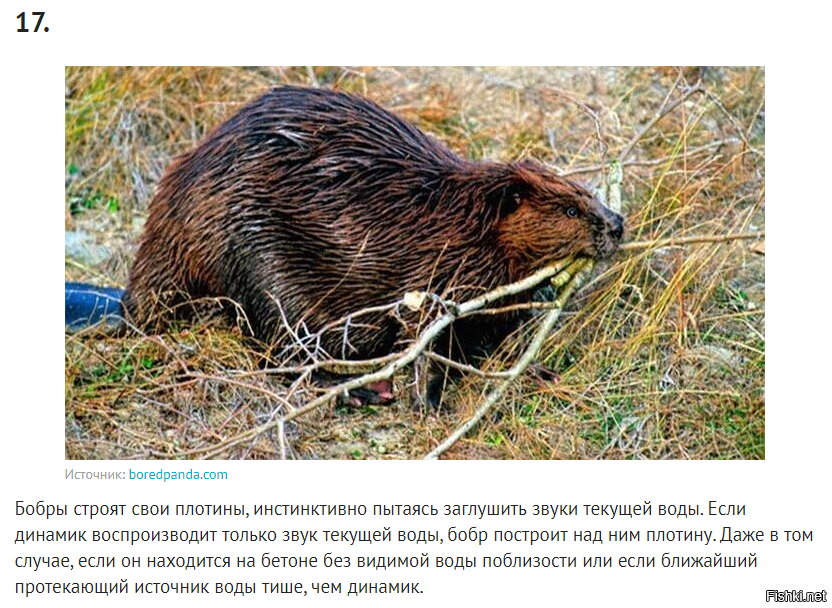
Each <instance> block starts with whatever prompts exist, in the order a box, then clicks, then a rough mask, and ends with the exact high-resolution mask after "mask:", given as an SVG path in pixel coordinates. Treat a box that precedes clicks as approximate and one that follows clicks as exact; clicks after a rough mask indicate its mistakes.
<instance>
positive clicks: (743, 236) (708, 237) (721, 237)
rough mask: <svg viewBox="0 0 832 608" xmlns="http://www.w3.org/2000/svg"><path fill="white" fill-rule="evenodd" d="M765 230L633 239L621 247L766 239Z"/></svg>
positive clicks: (648, 247) (670, 245) (631, 247)
mask: <svg viewBox="0 0 832 608" xmlns="http://www.w3.org/2000/svg"><path fill="white" fill-rule="evenodd" d="M765 237H766V233H765V230H761V231H760V232H742V233H739V234H703V235H699V236H679V237H675V238H668V239H655V240H652V241H633V242H631V243H624V244H623V245H621V247H619V249H620V250H621V251H640V250H642V249H659V248H660V247H678V246H681V245H692V244H696V243H724V242H726V241H740V240H747V239H764V238H765Z"/></svg>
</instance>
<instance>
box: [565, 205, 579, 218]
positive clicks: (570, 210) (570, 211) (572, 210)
mask: <svg viewBox="0 0 832 608" xmlns="http://www.w3.org/2000/svg"><path fill="white" fill-rule="evenodd" d="M566 215H567V216H569V217H571V218H576V217H578V208H577V207H569V208H568V209H567V210H566Z"/></svg>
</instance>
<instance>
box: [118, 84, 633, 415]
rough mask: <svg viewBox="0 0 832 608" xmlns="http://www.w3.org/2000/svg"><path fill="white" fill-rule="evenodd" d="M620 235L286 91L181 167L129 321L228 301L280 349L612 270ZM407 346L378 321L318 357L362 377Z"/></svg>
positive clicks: (435, 147)
mask: <svg viewBox="0 0 832 608" xmlns="http://www.w3.org/2000/svg"><path fill="white" fill-rule="evenodd" d="M622 232H623V218H622V217H621V215H619V214H617V213H615V212H613V211H611V210H610V209H608V208H606V207H605V206H604V205H602V204H601V203H600V202H599V201H598V200H597V199H596V198H595V197H594V196H593V195H592V194H591V193H590V192H589V191H588V190H587V189H586V188H584V187H583V186H581V185H579V184H578V183H575V182H573V181H570V180H568V179H565V178H561V177H558V176H557V175H555V174H554V173H553V172H552V171H550V170H549V169H547V168H546V167H545V166H543V165H541V164H539V163H536V162H533V161H530V160H524V161H522V162H511V163H502V162H472V161H469V160H466V159H463V158H461V157H460V156H458V155H457V154H455V153H453V152H452V151H451V150H449V149H448V148H447V147H446V146H445V145H443V144H442V143H440V142H439V141H438V140H436V139H435V138H433V137H431V136H429V135H426V134H425V133H423V132H422V131H421V130H419V129H418V128H416V127H415V126H413V125H411V124H409V123H408V122H406V121H404V120H402V119H400V118H398V117H397V116H395V115H394V114H392V113H391V112H388V111H386V110H384V109H383V108H381V107H380V106H378V105H376V104H375V103H373V102H372V101H369V100H367V99H364V98H362V97H359V96H356V95H352V94H347V93H343V92H338V91H334V90H328V89H321V88H302V87H296V86H282V87H278V88H274V89H271V90H269V91H268V92H266V93H265V94H263V95H262V96H260V97H259V98H257V99H255V100H254V101H252V102H251V103H249V104H248V105H246V106H245V107H243V108H242V109H241V110H239V111H238V112H237V113H236V114H235V115H233V116H232V117H231V118H229V119H228V120H227V121H225V122H224V123H222V124H221V125H220V126H219V127H217V128H216V129H215V130H214V131H213V132H211V133H210V134H209V135H208V136H207V137H206V138H205V139H204V140H203V141H202V142H201V143H200V144H199V145H197V147H196V148H194V149H192V150H191V151H189V152H186V153H184V154H182V155H181V156H179V157H178V158H176V159H174V161H173V162H172V163H171V165H170V167H169V168H168V169H167V171H166V173H165V174H164V176H163V177H162V179H161V181H160V182H159V185H158V188H157V191H156V193H155V196H154V197H153V199H152V201H151V203H150V208H149V214H148V218H147V222H146V224H145V227H144V232H143V235H142V237H141V240H140V243H139V248H138V253H137V256H136V260H135V263H134V265H133V267H132V270H131V272H130V276H129V281H128V285H127V290H126V293H125V294H124V310H125V313H126V315H127V317H128V318H129V319H130V320H131V321H132V322H133V323H135V324H136V325H138V326H144V327H147V326H149V325H153V323H154V322H155V320H158V319H159V318H160V315H159V313H160V312H161V311H166V310H174V309H179V308H180V307H181V304H182V303H184V302H187V301H189V300H192V299H195V298H201V297H221V298H227V299H228V300H231V301H233V302H235V303H236V304H237V305H238V306H239V307H240V308H241V309H242V311H243V312H244V313H245V317H246V318H247V321H248V324H249V326H250V328H251V333H252V334H253V336H254V337H255V338H256V339H257V340H259V341H260V342H262V344H263V345H264V346H265V347H266V348H267V349H268V348H274V346H275V345H279V344H281V343H284V342H285V340H286V337H287V335H290V334H294V336H293V337H294V338H297V337H298V335H299V333H303V335H312V334H315V333H316V332H321V330H322V329H324V328H327V327H328V326H331V325H333V324H335V325H337V323H336V322H337V321H338V320H339V319H343V318H344V317H346V316H347V315H349V314H350V313H354V312H356V311H359V310H363V309H366V308H369V307H378V306H379V305H381V304H386V303H389V302H393V301H396V300H398V299H400V298H401V297H402V296H403V295H404V294H405V293H406V292H410V291H415V290H421V291H426V292H429V293H433V294H437V295H440V296H442V297H443V298H447V299H451V300H455V301H461V300H464V299H465V298H467V297H470V296H472V295H476V294H478V293H481V292H482V291H484V290H489V289H492V288H494V287H497V286H499V285H501V284H505V283H509V282H512V281H515V280H518V279H521V278H523V277H524V276H526V275H528V274H530V273H531V272H532V271H534V270H536V269H538V268H540V267H541V266H543V265H545V264H546V263H547V262H551V261H553V260H556V259H560V258H564V257H566V256H569V255H586V256H591V257H594V258H606V257H608V256H609V255H611V254H612V253H613V252H614V251H615V249H616V247H617V245H618V243H619V242H620V240H621V237H622ZM519 321H520V317H519V315H504V316H502V317H500V318H499V319H495V318H494V317H491V316H484V317H473V318H470V319H465V320H460V321H457V322H456V323H455V324H454V326H453V328H452V331H451V332H449V333H448V336H446V337H444V338H443V339H442V340H441V341H440V342H441V343H442V344H443V345H440V346H438V347H437V348H438V349H440V350H442V351H444V353H443V354H447V355H449V356H455V357H460V358H461V359H463V360H471V359H473V358H476V357H477V356H479V355H483V354H487V353H488V352H489V351H490V350H491V349H493V347H494V346H495V345H496V344H499V342H500V341H501V340H502V339H503V338H504V337H505V336H506V335H508V334H509V333H510V332H511V331H513V330H514V329H515V328H516V327H517V324H518V323H519ZM288 329H291V330H292V331H291V332H290V331H288ZM400 338H402V323H401V322H400V320H398V319H396V318H395V317H394V316H393V315H390V314H389V312H387V311H380V312H377V313H370V314H366V315H364V316H361V317H360V319H356V322H355V323H354V324H353V325H352V326H351V327H350V328H349V331H348V335H346V336H345V334H344V329H343V327H338V328H337V329H336V330H333V331H323V332H321V333H320V335H318V336H317V337H316V347H317V348H319V349H321V350H322V351H324V352H325V353H326V354H328V355H329V356H332V357H336V358H350V359H359V358H362V359H363V358H372V357H377V356H381V355H385V354H388V353H390V352H391V351H392V350H393V349H394V348H395V346H396V343H397V340H399V339H400ZM272 352H274V351H272ZM437 383H438V381H437V380H435V379H434V380H433V386H432V387H431V388H429V391H428V401H429V402H430V403H432V404H433V405H436V404H437V403H438V400H439V398H440V396H441V384H440V386H437Z"/></svg>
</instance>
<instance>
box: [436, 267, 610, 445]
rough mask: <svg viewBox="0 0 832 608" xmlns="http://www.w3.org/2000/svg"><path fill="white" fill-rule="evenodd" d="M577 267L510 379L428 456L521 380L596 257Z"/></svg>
mask: <svg viewBox="0 0 832 608" xmlns="http://www.w3.org/2000/svg"><path fill="white" fill-rule="evenodd" d="M576 265H577V266H576V267H575V274H574V275H572V276H571V277H570V278H569V279H568V281H567V283H566V285H564V287H563V290H562V291H561V293H560V294H559V295H558V297H557V299H556V300H555V307H554V308H553V309H552V310H550V311H549V312H547V313H546V316H545V317H543V320H542V321H541V323H540V327H538V329H537V332H536V333H535V336H534V338H533V339H532V341H531V343H530V344H529V346H528V348H526V350H525V351H524V352H523V354H522V355H521V356H520V358H519V359H518V360H517V363H515V364H514V366H513V367H512V368H511V369H510V370H509V371H508V374H507V377H506V379H505V380H504V381H503V382H502V383H501V384H500V385H499V386H498V387H497V388H495V389H494V390H493V391H491V393H490V394H489V395H488V397H487V398H486V400H485V402H484V403H483V404H482V405H481V406H480V407H479V408H477V411H476V412H474V415H473V416H471V418H469V419H468V420H467V421H466V422H465V423H464V424H462V425H461V426H460V427H458V428H457V429H456V430H455V431H454V432H453V433H451V434H450V435H449V436H448V438H447V439H445V441H443V442H442V443H441V444H439V445H438V446H437V447H435V448H434V449H433V450H431V451H430V452H429V453H428V454H427V455H426V456H425V460H436V459H437V458H439V457H440V456H441V455H442V454H444V453H445V452H447V451H448V449H450V448H451V447H452V446H453V445H454V444H455V443H456V442H457V441H459V440H460V439H461V438H462V437H464V436H465V435H466V434H467V433H468V431H470V430H471V429H472V428H474V427H475V426H476V425H477V423H479V421H480V420H482V417H483V416H485V414H486V413H488V410H490V409H491V408H492V407H494V404H496V403H497V401H499V400H500V398H501V397H502V396H503V395H504V394H505V392H506V390H508V388H509V387H510V386H511V385H512V383H513V382H514V381H515V380H517V378H518V377H519V376H520V374H522V373H523V372H524V371H525V370H526V368H527V367H528V366H529V364H531V362H532V361H534V359H535V357H537V354H538V352H539V351H540V347H541V346H543V342H544V340H546V338H547V337H548V335H549V332H550V331H552V328H553V327H554V326H555V323H557V320H558V319H559V318H560V314H561V312H563V307H564V305H565V304H566V302H567V301H568V300H569V297H570V296H571V295H572V293H573V292H574V291H575V290H576V289H578V288H579V287H580V286H581V284H582V283H583V282H584V281H585V280H586V279H587V277H589V275H590V273H591V272H592V268H593V267H594V266H595V261H594V260H580V261H578V262H576Z"/></svg>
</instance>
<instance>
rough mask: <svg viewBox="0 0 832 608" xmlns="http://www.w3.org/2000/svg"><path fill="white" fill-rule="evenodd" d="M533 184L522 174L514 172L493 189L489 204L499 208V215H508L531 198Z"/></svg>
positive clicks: (501, 216)
mask: <svg viewBox="0 0 832 608" xmlns="http://www.w3.org/2000/svg"><path fill="white" fill-rule="evenodd" d="M530 194H531V184H529V183H528V182H527V181H526V180H525V179H523V177H522V176H521V175H517V174H513V175H511V176H510V178H509V179H507V180H505V182H504V183H503V184H502V185H500V186H499V187H497V188H495V189H494V190H492V192H491V195H490V197H489V198H490V200H489V204H490V205H491V206H492V208H494V209H496V210H497V216H498V217H500V218H504V217H507V216H509V215H511V214H512V213H514V212H515V211H517V209H519V208H520V207H521V206H522V205H523V204H524V203H525V202H526V201H527V200H528V198H529V195H530Z"/></svg>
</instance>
